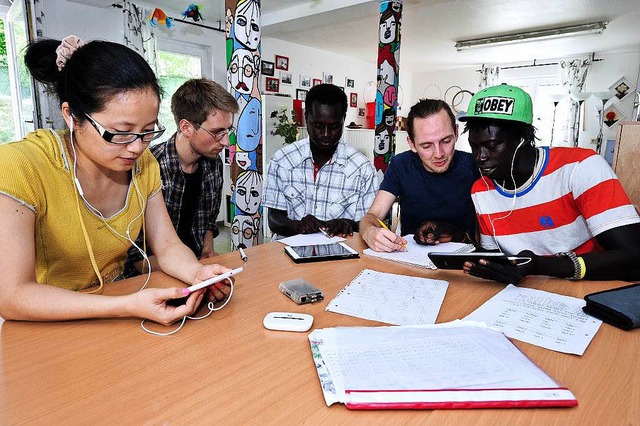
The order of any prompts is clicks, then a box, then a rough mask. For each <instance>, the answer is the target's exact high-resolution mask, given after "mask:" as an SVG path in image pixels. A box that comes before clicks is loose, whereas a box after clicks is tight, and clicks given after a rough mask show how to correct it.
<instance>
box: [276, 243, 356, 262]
mask: <svg viewBox="0 0 640 426" xmlns="http://www.w3.org/2000/svg"><path fill="white" fill-rule="evenodd" d="M285 251H286V252H287V254H288V255H289V256H291V258H292V259H293V260H294V261H297V262H301V261H308V262H309V261H315V260H331V259H345V258H346V259H348V258H352V257H359V256H358V252H357V251H355V250H353V249H352V248H351V247H349V246H347V245H346V244H343V243H334V244H318V245H312V246H298V247H289V246H287V247H285Z"/></svg>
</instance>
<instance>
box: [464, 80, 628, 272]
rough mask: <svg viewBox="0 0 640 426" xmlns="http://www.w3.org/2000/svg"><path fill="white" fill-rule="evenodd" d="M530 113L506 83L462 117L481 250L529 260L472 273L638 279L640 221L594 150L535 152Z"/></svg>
mask: <svg viewBox="0 0 640 426" xmlns="http://www.w3.org/2000/svg"><path fill="white" fill-rule="evenodd" d="M532 109H533V108H532V103H531V98H530V97H529V95H528V94H527V93H526V92H525V91H524V90H522V89H520V88H518V87H514V86H508V85H504V84H503V85H500V86H495V87H489V88H486V89H484V90H482V91H480V92H478V93H477V94H476V95H475V96H474V97H473V98H472V99H471V102H470V104H469V108H468V112H467V115H466V116H465V117H462V118H461V119H460V120H461V121H466V123H467V124H466V128H465V131H468V132H469V144H470V145H471V151H472V154H473V156H474V158H475V161H476V164H477V166H478V168H479V170H480V173H481V174H482V177H481V178H480V179H479V180H477V181H476V182H475V183H474V185H473V187H472V190H471V193H472V199H473V203H474V206H475V209H476V215H477V218H478V224H479V230H480V243H481V245H482V247H483V248H484V249H486V250H491V251H495V250H499V251H501V252H504V253H505V254H508V255H516V254H517V255H518V256H527V257H531V259H532V260H531V261H530V262H527V263H525V264H521V265H519V266H514V265H508V264H507V265H504V264H498V263H497V262H490V261H487V260H484V259H483V260H480V261H479V262H477V263H475V262H467V263H466V264H465V266H464V270H465V272H466V273H469V274H471V275H476V276H479V277H483V278H488V279H494V280H498V281H503V282H508V283H517V282H518V281H519V280H520V279H521V278H523V277H524V276H526V275H530V274H539V275H551V276H557V277H562V278H569V279H582V278H587V279H621V280H637V279H640V266H638V265H640V263H639V262H638V261H637V259H638V258H639V257H640V218H639V217H638V213H637V212H636V210H635V208H634V206H633V205H632V204H631V202H630V200H629V198H628V196H627V195H626V194H625V192H624V190H623V188H622V186H621V184H620V182H619V181H618V179H617V177H616V176H615V174H614V173H613V171H612V170H611V168H610V167H609V165H608V164H607V163H606V162H605V160H604V159H603V158H602V157H601V156H600V155H598V154H597V153H596V152H594V151H593V150H590V149H581V148H549V147H541V148H537V147H536V146H535V144H534V140H535V129H534V127H533V126H532V124H531V123H532V118H533V113H532Z"/></svg>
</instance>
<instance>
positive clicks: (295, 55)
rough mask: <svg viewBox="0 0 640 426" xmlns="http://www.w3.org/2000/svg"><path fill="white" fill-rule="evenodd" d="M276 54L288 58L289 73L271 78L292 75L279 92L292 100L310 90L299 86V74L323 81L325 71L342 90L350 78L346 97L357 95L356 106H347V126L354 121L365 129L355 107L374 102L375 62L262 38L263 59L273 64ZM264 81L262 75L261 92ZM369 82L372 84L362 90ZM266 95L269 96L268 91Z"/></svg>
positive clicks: (264, 78)
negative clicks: (303, 90) (297, 92)
mask: <svg viewBox="0 0 640 426" xmlns="http://www.w3.org/2000/svg"><path fill="white" fill-rule="evenodd" d="M275 55H280V56H286V57H288V58H289V70H288V71H281V70H278V69H276V70H275V74H274V77H275V78H278V79H279V78H280V72H288V73H291V74H292V77H293V78H292V82H291V83H292V84H291V85H287V84H282V82H280V93H283V94H288V95H290V96H291V97H292V98H293V99H296V89H306V90H308V89H309V88H306V87H305V88H303V87H301V86H300V75H304V76H309V77H311V78H312V79H313V78H316V79H322V76H323V72H326V73H329V74H332V75H333V84H335V85H336V86H341V87H345V79H346V78H347V77H348V78H350V79H353V80H354V81H355V87H354V88H353V89H350V88H347V87H345V93H346V94H347V98H348V97H349V95H350V93H351V92H355V93H357V94H358V107H357V108H351V107H349V108H348V109H347V118H346V123H347V124H348V123H350V122H352V121H353V122H355V123H356V124H362V125H363V126H364V124H365V117H359V116H358V108H365V103H366V102H367V101H373V100H375V84H374V82H375V80H376V66H375V64H374V63H371V62H366V61H361V60H358V59H352V58H348V57H346V56H340V55H336V54H334V53H330V52H325V51H324V50H319V49H314V48H310V47H306V46H301V45H299V44H294V43H288V42H286V41H282V40H278V39H274V38H269V37H264V38H263V39H262V60H263V61H269V62H275ZM265 82H266V77H265V76H262V82H261V84H262V90H263V91H264V89H265V87H266V83H265ZM368 82H371V83H370V85H369V87H368V88H367V89H366V91H365V87H366V86H367V83H368ZM266 93H269V94H271V92H266ZM365 95H366V96H365ZM365 98H366V99H365Z"/></svg>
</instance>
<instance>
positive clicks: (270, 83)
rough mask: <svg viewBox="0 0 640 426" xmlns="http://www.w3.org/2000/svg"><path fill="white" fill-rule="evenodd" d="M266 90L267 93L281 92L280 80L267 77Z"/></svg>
mask: <svg viewBox="0 0 640 426" xmlns="http://www.w3.org/2000/svg"><path fill="white" fill-rule="evenodd" d="M265 90H266V91H267V92H279V91H280V80H278V79H277V78H273V77H267V84H265Z"/></svg>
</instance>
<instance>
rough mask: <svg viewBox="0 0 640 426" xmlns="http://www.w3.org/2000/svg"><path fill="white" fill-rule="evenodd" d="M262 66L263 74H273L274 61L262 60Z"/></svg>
mask: <svg viewBox="0 0 640 426" xmlns="http://www.w3.org/2000/svg"><path fill="white" fill-rule="evenodd" d="M260 66H261V72H262V75H271V76H272V75H273V73H274V71H273V66H274V64H273V62H269V61H262V64H261V65H260Z"/></svg>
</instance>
